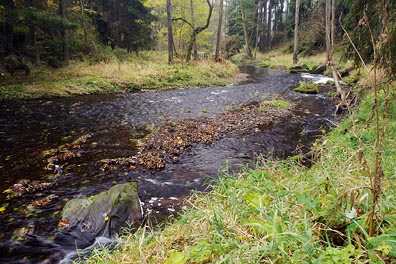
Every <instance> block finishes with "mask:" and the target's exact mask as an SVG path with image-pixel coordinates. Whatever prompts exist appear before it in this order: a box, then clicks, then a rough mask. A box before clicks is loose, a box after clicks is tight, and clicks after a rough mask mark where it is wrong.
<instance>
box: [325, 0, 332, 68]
mask: <svg viewBox="0 0 396 264" xmlns="http://www.w3.org/2000/svg"><path fill="white" fill-rule="evenodd" d="M325 18H326V19H325V20H326V65H330V61H331V58H330V56H331V55H330V53H331V0H326V14H325Z"/></svg>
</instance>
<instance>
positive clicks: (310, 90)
mask: <svg viewBox="0 0 396 264" xmlns="http://www.w3.org/2000/svg"><path fill="white" fill-rule="evenodd" d="M293 90H294V91H295V92H299V93H306V94H318V93H319V87H318V85H317V84H316V83H312V82H304V81H300V86H298V87H296V88H294V89H293Z"/></svg>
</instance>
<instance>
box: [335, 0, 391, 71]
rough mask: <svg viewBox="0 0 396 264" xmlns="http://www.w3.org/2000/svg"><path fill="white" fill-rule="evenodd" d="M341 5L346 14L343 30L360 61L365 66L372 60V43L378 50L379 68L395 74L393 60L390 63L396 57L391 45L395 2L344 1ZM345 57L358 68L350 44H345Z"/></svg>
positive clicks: (355, 56)
mask: <svg viewBox="0 0 396 264" xmlns="http://www.w3.org/2000/svg"><path fill="white" fill-rule="evenodd" d="M342 3H343V7H344V9H345V10H346V16H345V19H344V23H345V26H346V30H347V31H348V33H350V37H351V40H352V42H353V43H354V44H355V46H356V48H357V50H358V52H359V54H360V55H361V57H362V59H363V60H364V61H365V62H366V63H369V62H371V61H372V60H373V59H374V57H373V56H374V49H373V48H374V47H373V43H372V41H374V43H378V44H377V47H376V48H377V49H378V50H379V55H380V57H381V60H380V61H379V63H380V65H381V66H382V68H384V69H386V70H387V71H388V72H390V73H394V72H396V60H394V59H393V57H395V54H396V43H395V41H393V40H394V39H395V38H396V30H395V29H396V20H395V17H396V2H395V1H391V0H386V1H375V0H370V1H363V0H358V1H351V0H343V1H342ZM384 3H385V4H386V8H385V7H384V5H383V4H384ZM372 37H373V39H372ZM345 54H346V57H347V58H352V59H354V60H355V63H356V64H357V65H360V64H361V59H360V58H359V56H358V54H357V53H356V52H355V50H354V48H353V46H352V44H350V43H348V48H347V49H346V52H345Z"/></svg>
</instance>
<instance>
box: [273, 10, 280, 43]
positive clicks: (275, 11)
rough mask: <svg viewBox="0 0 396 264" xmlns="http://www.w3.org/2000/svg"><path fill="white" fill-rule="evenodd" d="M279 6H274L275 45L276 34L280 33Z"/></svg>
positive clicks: (274, 40)
mask: <svg viewBox="0 0 396 264" xmlns="http://www.w3.org/2000/svg"><path fill="white" fill-rule="evenodd" d="M278 12H279V10H278V8H277V6H275V7H274V13H275V19H274V39H273V43H274V46H276V35H277V34H278Z"/></svg>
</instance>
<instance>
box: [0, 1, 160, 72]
mask: <svg viewBox="0 0 396 264" xmlns="http://www.w3.org/2000/svg"><path fill="white" fill-rule="evenodd" d="M6 2H7V4H6V5H4V6H2V7H3V9H1V13H2V14H1V16H0V17H1V19H0V28H2V30H1V31H0V39H1V41H0V58H1V59H2V58H4V57H6V56H8V55H9V54H17V55H18V56H24V57H27V58H29V59H30V60H31V61H32V62H34V63H35V64H40V62H45V63H46V64H48V65H50V66H53V67H60V66H63V63H64V59H65V58H64V54H65V51H66V49H67V53H68V54H69V56H70V58H71V59H82V56H83V55H88V54H90V53H91V54H95V53H96V51H97V45H98V43H100V42H102V43H103V44H104V45H110V46H111V47H113V48H114V47H121V48H125V49H127V50H128V52H130V51H136V52H137V51H139V50H141V49H145V48H150V47H151V46H152V45H151V44H152V42H153V41H152V40H153V39H152V35H151V34H150V32H151V22H152V21H153V19H154V17H153V15H151V13H150V12H149V10H148V9H147V8H146V7H145V6H144V5H143V4H142V3H141V2H140V1H139V0H121V1H118V2H117V4H114V5H110V3H109V2H107V1H99V0H98V1H89V2H88V1H84V0H81V1H73V2H70V3H68V6H67V7H66V11H65V13H66V16H65V17H64V16H61V15H59V12H60V11H59V10H60V8H61V2H63V1H59V4H58V3H55V2H53V1H45V0H17V1H11V0H7V1H6ZM125 7H126V8H125ZM137 36H138V37H137ZM65 63H67V61H66V62H65Z"/></svg>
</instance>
